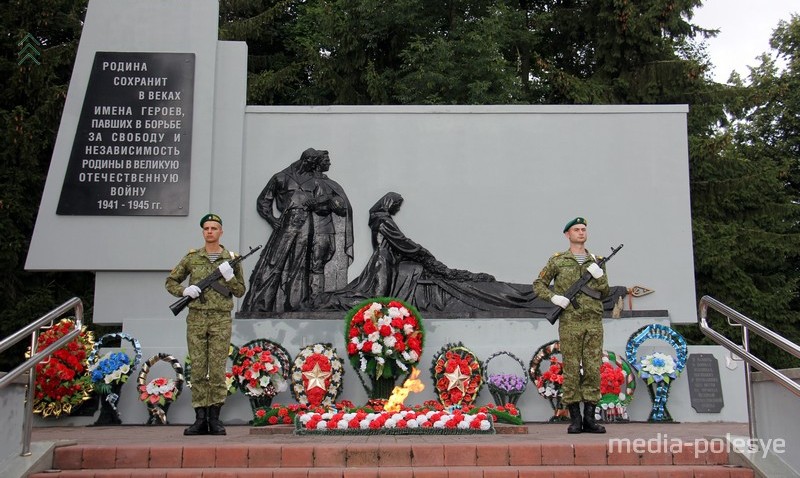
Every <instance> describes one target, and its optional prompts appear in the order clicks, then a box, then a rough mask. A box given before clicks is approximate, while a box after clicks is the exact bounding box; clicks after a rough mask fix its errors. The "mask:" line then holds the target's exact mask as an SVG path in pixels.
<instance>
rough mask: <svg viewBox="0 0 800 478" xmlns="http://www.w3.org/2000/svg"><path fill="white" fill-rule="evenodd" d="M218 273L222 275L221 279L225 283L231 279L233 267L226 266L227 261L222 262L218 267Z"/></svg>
mask: <svg viewBox="0 0 800 478" xmlns="http://www.w3.org/2000/svg"><path fill="white" fill-rule="evenodd" d="M218 269H219V272H220V273H221V274H222V277H224V278H225V282H227V281H229V280H231V279H233V267H231V265H230V264H228V261H225V262H223V263H222V264H220V265H219V267H218Z"/></svg>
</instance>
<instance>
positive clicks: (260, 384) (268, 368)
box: [231, 345, 288, 397]
mask: <svg viewBox="0 0 800 478" xmlns="http://www.w3.org/2000/svg"><path fill="white" fill-rule="evenodd" d="M231 372H232V374H233V379H234V381H235V382H236V385H237V386H238V387H239V389H240V390H241V391H242V393H244V394H245V395H247V396H248V397H261V396H268V397H274V396H275V395H277V394H278V393H279V392H282V391H284V390H286V389H287V388H288V387H287V385H286V380H285V379H284V377H283V365H282V364H281V362H280V361H279V360H278V359H277V358H275V356H273V354H272V352H270V350H266V349H264V348H263V347H262V346H260V345H255V346H247V345H244V346H242V347H240V348H239V352H238V354H237V355H236V360H235V361H234V364H233V367H231Z"/></svg>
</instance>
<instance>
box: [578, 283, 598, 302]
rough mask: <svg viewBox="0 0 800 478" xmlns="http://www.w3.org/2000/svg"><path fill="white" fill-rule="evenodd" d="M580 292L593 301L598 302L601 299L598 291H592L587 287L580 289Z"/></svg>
mask: <svg viewBox="0 0 800 478" xmlns="http://www.w3.org/2000/svg"><path fill="white" fill-rule="evenodd" d="M581 292H583V293H584V294H586V295H588V296H589V297H591V298H592V299H595V300H600V298H601V294H600V291H597V290H594V289H592V288H591V287H589V286H588V285H585V286H583V287H581Z"/></svg>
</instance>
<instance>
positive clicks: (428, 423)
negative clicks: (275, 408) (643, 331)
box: [297, 410, 493, 433]
mask: <svg viewBox="0 0 800 478" xmlns="http://www.w3.org/2000/svg"><path fill="white" fill-rule="evenodd" d="M492 421H493V420H492V417H491V416H490V415H489V414H487V413H483V412H479V413H476V414H474V415H469V414H466V413H463V412H462V411H461V410H454V411H452V412H446V411H434V410H429V411H427V412H416V411H413V410H402V411H399V412H374V413H369V412H366V411H363V410H359V411H357V412H339V411H330V412H325V413H306V414H305V415H302V416H300V417H299V418H298V419H297V428H298V431H299V432H301V433H302V432H303V431H305V432H312V431H318V432H323V433H325V432H329V431H339V432H347V431H355V432H362V433H363V432H365V431H368V430H374V431H383V432H388V431H396V432H402V431H407V432H408V433H413V430H415V429H428V428H432V429H435V430H437V431H438V432H440V433H448V432H449V433H453V432H460V433H464V432H466V431H472V432H491V431H492Z"/></svg>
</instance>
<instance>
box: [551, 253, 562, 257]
mask: <svg viewBox="0 0 800 478" xmlns="http://www.w3.org/2000/svg"><path fill="white" fill-rule="evenodd" d="M560 255H561V253H560V252H554V253H553V256H552V257H558V256H560Z"/></svg>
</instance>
